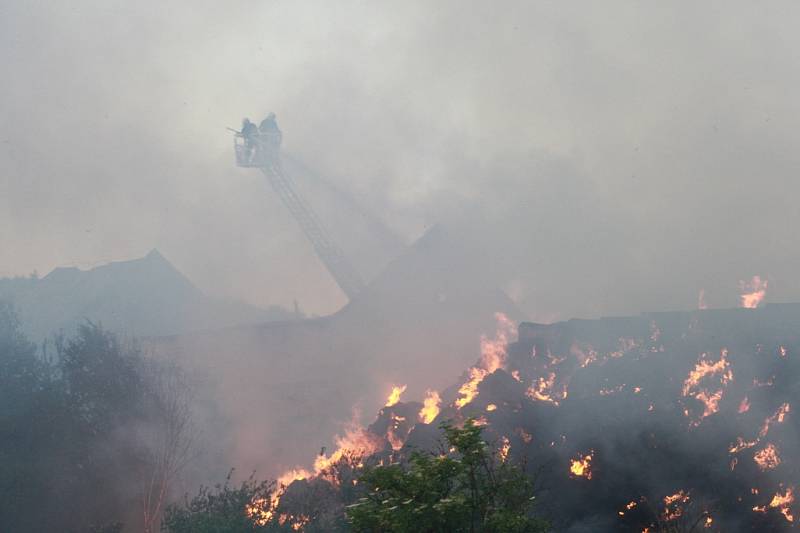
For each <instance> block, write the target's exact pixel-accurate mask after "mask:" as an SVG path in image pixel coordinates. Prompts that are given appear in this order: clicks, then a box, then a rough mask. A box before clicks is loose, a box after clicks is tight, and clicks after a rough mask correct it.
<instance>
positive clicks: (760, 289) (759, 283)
mask: <svg viewBox="0 0 800 533" xmlns="http://www.w3.org/2000/svg"><path fill="white" fill-rule="evenodd" d="M768 284H769V281H768V280H766V279H763V280H762V279H761V276H753V277H752V278H751V279H750V281H740V282H739V289H740V290H741V291H742V294H741V295H740V296H739V307H744V308H746V309H755V308H756V307H758V306H759V305H761V302H762V301H763V300H764V295H766V294H767V285H768Z"/></svg>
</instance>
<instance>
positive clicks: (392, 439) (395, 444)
mask: <svg viewBox="0 0 800 533" xmlns="http://www.w3.org/2000/svg"><path fill="white" fill-rule="evenodd" d="M405 420H406V417H404V416H398V415H395V414H393V415H392V423H391V425H390V426H389V429H387V430H386V440H388V441H389V444H391V446H392V449H393V450H399V449H400V448H402V447H403V442H404V441H403V439H402V438H401V437H399V436H398V435H397V434H396V433H395V430H397V428H399V427H400V423H401V422H405Z"/></svg>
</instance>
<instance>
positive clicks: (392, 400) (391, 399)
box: [386, 385, 408, 407]
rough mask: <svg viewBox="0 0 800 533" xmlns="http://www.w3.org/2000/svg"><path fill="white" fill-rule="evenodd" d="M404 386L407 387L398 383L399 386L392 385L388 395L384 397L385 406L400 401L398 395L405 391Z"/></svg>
mask: <svg viewBox="0 0 800 533" xmlns="http://www.w3.org/2000/svg"><path fill="white" fill-rule="evenodd" d="M406 388H408V386H407V385H400V386H399V387H398V386H393V387H392V392H391V393H390V394H389V397H388V398H387V399H386V407H391V406H393V405H397V402H399V401H400V395H402V394H403V393H404V392H405V391H406Z"/></svg>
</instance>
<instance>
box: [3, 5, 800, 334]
mask: <svg viewBox="0 0 800 533" xmlns="http://www.w3.org/2000/svg"><path fill="white" fill-rule="evenodd" d="M797 9H798V8H797V7H796V6H795V5H793V4H789V3H779V4H774V5H773V8H771V9H770V10H763V9H757V8H756V7H755V6H753V5H751V4H748V3H744V2H725V3H712V4H703V5H697V4H696V3H688V2H686V3H683V2H678V3H671V4H669V5H664V6H658V7H656V8H653V7H652V6H647V7H645V6H639V5H636V4H631V3H627V2H617V3H613V4H608V3H604V4H602V5H599V4H598V5H581V6H565V5H563V4H550V3H530V2H518V3H506V4H504V5H503V6H502V8H498V7H497V6H493V5H489V4H475V5H472V6H470V7H469V8H465V6H464V5H463V4H462V3H456V2H450V3H439V4H437V5H436V6H435V7H434V6H431V5H430V4H428V3H424V2H418V3H404V4H403V5H395V6H391V7H389V6H385V5H384V6H379V5H375V4H370V3H366V2H349V3H346V4H337V5H336V6H332V5H329V4H327V3H322V2H320V3H316V4H314V3H312V4H303V5H292V4H284V3H253V2H228V3H226V4H225V6H221V5H219V4H215V3H212V2H200V3H198V2H192V3H188V2H172V3H170V4H169V5H168V6H163V5H161V4H159V5H158V6H156V5H155V4H153V3H150V2H139V3H137V4H136V5H130V4H129V3H125V2H111V3H109V2H92V1H85V2H79V3H71V4H70V5H63V6H62V5H58V6H54V5H44V4H41V5H40V4H30V3H19V2H11V1H6V2H3V3H2V4H0V13H2V16H1V17H0V35H2V36H1V37H0V39H2V42H0V44H1V45H0V68H2V70H3V72H4V79H5V82H4V84H3V87H2V88H0V99H2V102H3V104H4V105H3V120H2V121H0V123H1V125H0V176H2V178H0V193H2V194H0V198H2V200H0V202H2V204H0V207H2V209H0V213H2V214H0V217H2V218H0V228H1V229H0V241H2V243H3V244H4V246H2V250H3V252H2V256H1V257H0V259H2V261H1V262H2V273H3V274H26V273H28V272H30V271H31V270H33V269H38V270H39V271H40V272H46V271H48V270H49V269H50V268H52V267H53V266H55V265H60V264H72V263H78V264H82V263H85V262H98V261H103V260H108V259H120V258H126V257H135V256H141V255H143V254H144V252H146V251H147V250H149V249H151V248H153V247H157V248H159V249H160V250H162V252H164V253H165V255H166V256H167V257H169V258H170V259H172V260H174V261H175V262H176V264H177V266H178V267H179V268H180V269H181V270H182V271H184V272H186V273H187V274H188V275H189V277H190V278H191V279H192V280H194V281H196V282H197V283H198V284H199V285H200V286H202V287H203V288H205V289H207V290H209V291H211V292H213V293H217V294H222V295H225V296H232V297H237V298H240V299H246V300H248V301H250V302H251V303H256V304H260V305H269V304H282V305H291V302H292V301H293V300H294V299H298V300H299V301H300V303H301V305H302V306H303V308H304V309H307V310H309V311H310V312H316V313H327V312H330V311H333V310H335V309H337V308H338V307H340V306H341V304H342V303H343V302H344V300H343V297H342V296H341V294H340V293H339V291H338V289H337V288H336V287H335V285H333V283H332V282H331V280H330V278H329V277H328V275H327V273H326V272H325V271H324V270H323V268H322V266H321V265H320V264H319V263H318V262H317V261H316V259H315V258H314V257H313V255H312V252H311V251H310V247H309V246H308V245H307V243H306V242H305V241H304V239H303V238H302V235H301V234H300V232H299V231H298V229H297V228H296V226H295V223H294V222H293V221H292V220H291V219H290V218H289V216H288V214H287V213H286V212H285V210H284V209H283V208H282V206H281V205H280V204H279V202H278V201H277V199H276V198H275V197H274V195H273V194H272V192H271V191H270V190H269V189H268V188H267V187H266V185H265V183H264V182H263V180H262V179H261V177H260V176H259V175H258V174H257V173H253V172H248V171H246V170H244V169H239V170H237V169H235V168H234V167H233V165H232V155H231V153H230V152H231V146H230V138H229V137H228V135H227V133H226V131H225V130H224V127H225V126H237V124H238V121H239V120H240V118H241V117H242V116H244V115H249V116H251V117H254V118H259V117H260V116H261V115H262V114H264V113H266V112H267V111H269V110H274V111H276V112H277V114H278V118H279V120H280V122H281V125H282V127H283V129H284V131H285V139H286V142H285V144H286V149H287V150H288V151H289V152H291V153H292V154H294V155H295V156H296V157H297V158H298V159H300V160H302V161H303V162H304V163H306V164H307V165H309V166H310V167H311V168H313V169H315V170H316V171H317V172H318V173H319V174H321V175H323V176H325V177H326V179H328V180H329V181H331V182H332V183H334V184H335V185H336V186H337V187H338V188H339V189H341V190H345V191H348V192H349V193H350V194H352V195H353V197H354V198H355V199H356V200H357V201H358V202H359V203H361V204H362V205H364V206H365V207H366V209H368V210H369V212H371V213H373V214H377V215H379V216H380V217H381V218H382V220H383V222H384V223H385V224H386V225H388V226H389V227H390V228H392V230H394V231H395V232H397V233H399V234H400V235H401V236H402V237H403V239H404V240H406V242H410V241H412V240H413V239H415V238H416V237H418V236H419V235H420V234H421V233H422V232H423V231H424V229H425V228H427V227H429V226H431V225H433V224H436V223H442V222H444V223H447V224H449V227H451V228H452V230H453V231H456V232H458V233H460V234H461V235H463V236H465V237H466V238H468V239H469V240H470V241H471V242H473V243H475V245H476V246H479V247H481V248H483V249H485V250H486V253H485V257H486V258H487V260H486V265H484V266H485V268H486V269H488V270H491V271H492V273H493V275H494V276H495V277H496V279H497V280H498V284H501V285H503V286H505V287H506V288H508V289H509V290H511V289H513V291H512V292H514V295H515V297H516V299H517V301H518V303H520V304H521V305H522V306H523V308H524V309H525V310H526V311H527V312H528V313H529V314H530V315H531V316H532V317H534V318H537V319H549V320H552V319H554V318H564V317H570V316H598V315H604V314H617V313H632V312H638V311H641V310H647V309H662V308H684V309H685V308H691V307H693V306H694V305H695V301H696V298H697V293H698V291H699V290H700V289H705V294H706V297H707V299H708V303H709V305H710V306H712V307H714V306H724V305H733V304H735V302H736V297H737V283H738V281H739V280H741V279H750V277H752V276H753V275H756V274H757V275H761V276H762V277H765V278H767V279H769V281H770V298H771V299H772V300H773V301H775V300H791V299H797V298H798V297H800V285H798V282H797V281H796V277H795V276H794V275H793V272H794V270H796V269H795V267H796V265H797V262H798V260H799V259H800V256H798V253H800V252H798V251H797V249H796V247H794V246H791V243H792V242H793V240H792V237H793V235H792V230H791V228H793V227H794V226H795V225H796V224H797V222H798V221H797V216H798V215H797V210H796V209H793V205H792V204H791V202H792V201H793V200H792V198H793V197H794V196H796V194H794V193H796V192H797V191H796V189H797V184H796V179H794V174H795V172H794V170H795V168H796V167H797V163H798V161H797V155H796V154H797V153H800V152H798V150H796V147H795V144H796V140H795V138H796V136H795V135H794V132H795V130H796V124H795V121H794V119H793V117H794V116H796V109H795V107H796V104H795V102H794V99H793V98H792V94H793V92H792V91H791V90H789V88H791V87H794V86H795V85H796V81H797V77H798V70H797V68H796V67H795V66H794V65H795V63H796V62H795V61H793V50H795V49H796V47H797V46H796V45H797V44H798V43H797V42H796V41H797V39H798V37H797V35H796V32H794V31H793V30H794V28H793V27H792V26H791V24H790V22H789V21H791V20H794V16H793V15H796V14H797V13H795V11H796V10H797ZM312 201H314V202H316V203H317V204H319V203H320V202H324V201H325V198H312ZM340 222H341V221H340V220H338V219H333V220H330V221H329V223H331V225H334V226H337V224H338V226H337V227H333V228H332V230H333V232H334V233H335V234H336V235H337V236H338V238H339V240H341V241H343V242H342V245H343V246H344V247H345V248H348V247H350V248H353V249H354V251H353V252H352V253H354V254H355V257H354V262H356V263H357V264H359V262H360V261H361V258H362V256H363V255H365V254H367V251H364V250H362V251H359V249H358V246H357V243H353V242H352V241H350V240H349V239H348V236H349V235H352V234H353V224H349V225H344V226H341V224H340ZM362 268H363V269H365V270H369V274H372V273H374V271H375V269H374V268H372V269H370V268H367V267H362Z"/></svg>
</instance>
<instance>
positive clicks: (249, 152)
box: [242, 118, 258, 163]
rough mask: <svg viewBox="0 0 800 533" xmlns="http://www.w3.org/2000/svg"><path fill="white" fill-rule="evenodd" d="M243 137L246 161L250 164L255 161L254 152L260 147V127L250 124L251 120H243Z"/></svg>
mask: <svg viewBox="0 0 800 533" xmlns="http://www.w3.org/2000/svg"><path fill="white" fill-rule="evenodd" d="M242 137H243V138H244V150H245V152H244V153H245V160H246V161H247V162H248V163H250V162H251V161H252V159H253V152H254V151H255V149H256V146H257V145H258V140H257V139H256V137H258V127H256V125H255V124H253V123H252V122H250V119H249V118H243V119H242Z"/></svg>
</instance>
